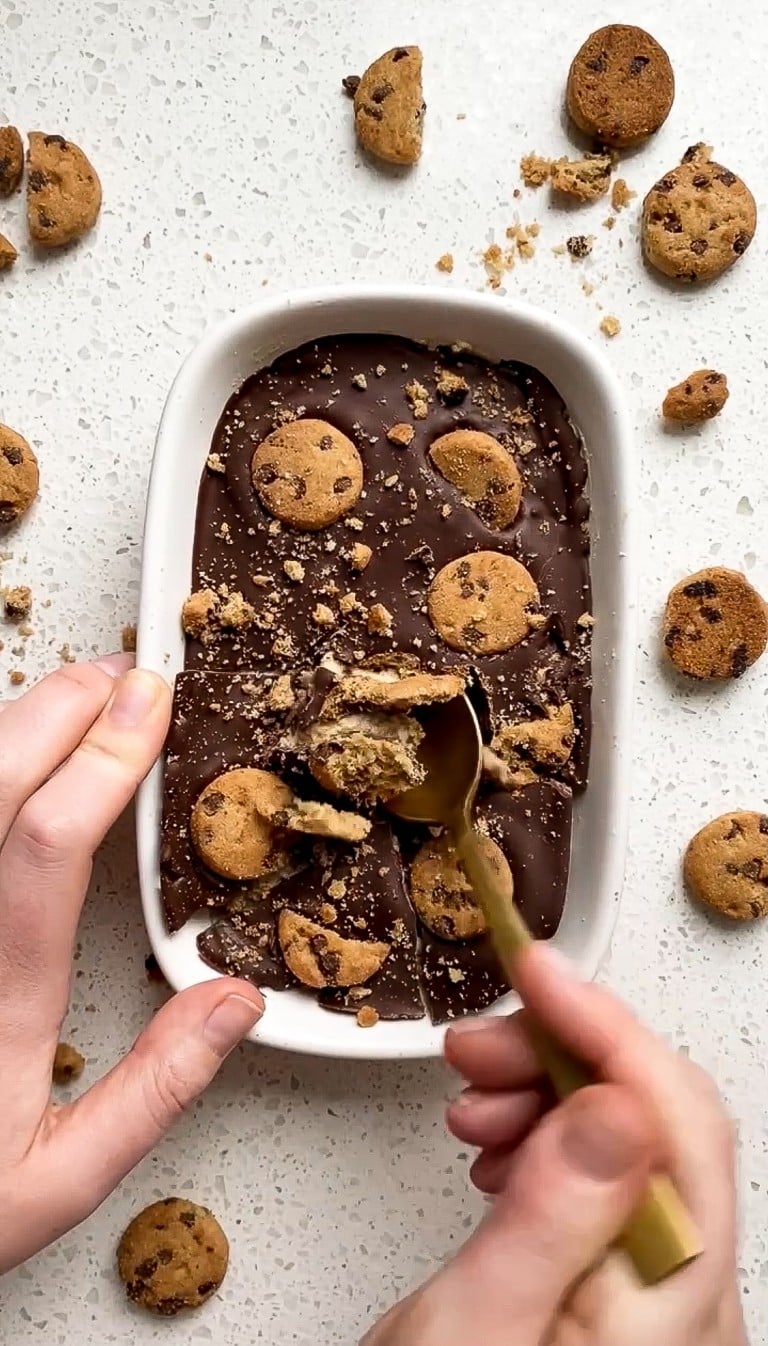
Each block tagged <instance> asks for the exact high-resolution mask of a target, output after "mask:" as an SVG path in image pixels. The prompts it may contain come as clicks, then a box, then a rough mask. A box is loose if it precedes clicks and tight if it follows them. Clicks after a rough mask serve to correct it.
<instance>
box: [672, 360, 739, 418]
mask: <svg viewBox="0 0 768 1346" xmlns="http://www.w3.org/2000/svg"><path fill="white" fill-rule="evenodd" d="M727 401H728V380H727V379H726V377H725V374H718V372H717V370H716V369H697V370H695V371H694V373H693V374H689V375H688V378H687V379H683V381H682V383H676V384H675V386H674V388H670V390H669V392H668V393H667V395H666V397H665V398H664V404H663V406H662V408H661V411H662V415H663V416H665V417H666V419H667V420H668V421H679V422H680V423H681V424H683V425H695V424H697V423H698V422H699V421H711V420H712V418H713V416H718V415H719V414H720V412H721V411H722V409H723V407H724V406H725V404H726V402H727Z"/></svg>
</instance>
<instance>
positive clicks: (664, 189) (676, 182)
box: [641, 144, 757, 282]
mask: <svg viewBox="0 0 768 1346" xmlns="http://www.w3.org/2000/svg"><path fill="white" fill-rule="evenodd" d="M756 227H757V207H756V205H755V199H754V197H753V195H752V193H751V191H750V190H749V188H748V187H747V185H746V183H745V182H743V181H742V179H741V178H740V177H737V175H736V174H735V173H732V172H731V170H730V169H729V168H723V166H722V164H718V163H715V162H714V161H713V160H712V158H711V149H710V147H709V145H704V144H698V145H692V146H691V147H690V149H689V150H687V151H686V153H685V154H684V156H683V161H682V163H681V164H680V165H679V166H678V167H677V168H673V169H671V171H670V172H669V173H665V174H664V177H663V178H660V179H659V181H658V182H657V183H656V184H655V186H653V187H652V188H651V190H650V191H649V193H648V195H647V196H646V198H645V201H644V202H643V218H642V227H641V236H642V242H643V249H644V252H645V256H646V259H647V260H648V262H649V263H650V264H651V266H654V267H655V268H656V270H657V271H661V272H662V274H663V275H665V276H672V277H673V278H674V279H675V280H681V281H688V282H694V281H702V280H704V281H705V280H712V279H713V278H714V277H715V276H719V275H721V274H722V272H723V271H726V270H727V269H728V268H729V267H731V266H733V264H734V263H735V262H737V261H738V260H739V258H740V257H743V255H744V253H745V252H746V251H747V248H748V247H749V245H750V243H751V242H752V239H753V237H754V234H755V229H756Z"/></svg>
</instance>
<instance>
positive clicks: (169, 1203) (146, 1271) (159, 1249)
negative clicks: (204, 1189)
mask: <svg viewBox="0 0 768 1346" xmlns="http://www.w3.org/2000/svg"><path fill="white" fill-rule="evenodd" d="M228 1262H229V1243H228V1241H227V1236H226V1234H225V1233H224V1230H223V1229H222V1227H221V1225H220V1224H219V1222H218V1220H217V1219H216V1217H215V1216H214V1215H212V1214H211V1212H210V1211H209V1210H207V1209H206V1207H205V1206H198V1205H196V1204H195V1202H194V1201H186V1200H184V1199H182V1198H181V1197H176V1196H169V1197H166V1198H165V1200H164V1201H155V1202H154V1204H153V1205H151V1206H147V1208H146V1210H143V1211H141V1213H140V1214H139V1215H137V1216H135V1218H134V1219H133V1220H131V1223H130V1224H129V1226H128V1228H127V1229H126V1231H125V1233H124V1234H123V1237H122V1238H121V1240H120V1243H119V1246H118V1249H117V1270H118V1273H119V1276H120V1279H121V1280H122V1281H123V1282H124V1284H125V1288H126V1293H127V1295H128V1298H129V1299H130V1300H132V1301H133V1303H134V1304H140V1305H141V1307H142V1308H144V1309H149V1310H151V1311H152V1312H153V1313H159V1314H161V1315H162V1316H163V1317H164V1318H173V1317H175V1315H176V1314H177V1313H181V1311H182V1310H183V1309H197V1308H199V1307H200V1305H201V1304H204V1303H205V1301H206V1300H207V1299H210V1297H211V1295H214V1294H215V1293H216V1291H217V1290H218V1289H219V1286H220V1285H221V1283H222V1281H223V1280H224V1277H225V1276H226V1274H227V1264H228Z"/></svg>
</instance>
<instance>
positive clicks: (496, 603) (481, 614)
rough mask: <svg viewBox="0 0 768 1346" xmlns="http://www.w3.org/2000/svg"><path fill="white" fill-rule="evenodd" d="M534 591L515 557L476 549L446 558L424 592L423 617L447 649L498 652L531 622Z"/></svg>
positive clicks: (521, 635) (513, 642) (535, 599)
mask: <svg viewBox="0 0 768 1346" xmlns="http://www.w3.org/2000/svg"><path fill="white" fill-rule="evenodd" d="M538 605H539V591H538V589H537V587H536V584H535V583H534V580H533V578H532V576H531V575H529V573H528V571H527V570H526V569H525V567H524V566H521V565H520V562H519V561H515V559H514V558H513V557H512V556H505V555H504V553H503V552H496V551H477V552H470V553H469V555H467V556H460V557H458V558H457V559H456V560H455V561H449V562H448V565H446V566H443V568H442V570H439V571H438V573H437V574H436V575H435V578H434V579H433V581H432V583H431V585H430V587H429V593H428V594H427V607H428V610H429V618H430V621H431V622H432V625H433V626H434V628H435V630H436V631H437V634H438V635H439V636H440V637H441V638H442V639H443V640H444V641H445V643H446V645H450V647H451V649H453V650H465V651H467V653H469V654H476V655H477V654H500V653H501V652H502V650H509V649H511V648H512V646H513V645H517V644H519V642H520V641H521V640H524V639H525V637H526V636H527V635H528V633H529V631H530V630H531V628H532V627H533V626H534V625H536V623H535V621H532V620H531V616H532V610H533V609H536V608H538Z"/></svg>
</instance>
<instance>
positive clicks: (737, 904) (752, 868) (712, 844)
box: [683, 811, 768, 921]
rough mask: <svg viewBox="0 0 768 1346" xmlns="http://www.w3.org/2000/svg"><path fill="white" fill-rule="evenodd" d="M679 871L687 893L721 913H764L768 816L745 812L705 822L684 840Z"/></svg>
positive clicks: (738, 917) (735, 916) (767, 906)
mask: <svg viewBox="0 0 768 1346" xmlns="http://www.w3.org/2000/svg"><path fill="white" fill-rule="evenodd" d="M683 873H684V877H685V882H686V884H687V887H688V891H689V892H690V894H691V896H692V897H694V898H695V899H696V900H697V901H698V902H702V903H703V904H704V905H705V906H707V907H709V908H710V909H711V910H712V911H716V912H717V913H718V914H719V915H720V916H727V917H729V918H730V919H731V920H732V921H754V920H758V919H760V918H762V917H764V916H768V817H766V816H765V814H763V813H750V812H747V811H744V812H738V813H725V814H723V815H722V817H720V818H715V819H714V820H713V821H712V822H711V823H707V825H706V827H702V829H701V831H699V832H697V833H696V836H695V837H693V839H692V840H691V841H690V842H689V843H688V847H687V849H686V852H685V859H684V863H683Z"/></svg>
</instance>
